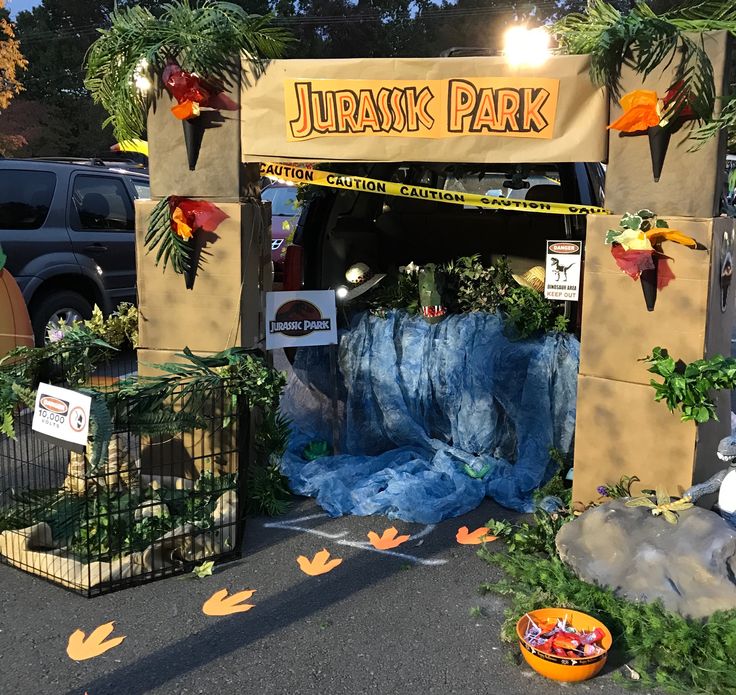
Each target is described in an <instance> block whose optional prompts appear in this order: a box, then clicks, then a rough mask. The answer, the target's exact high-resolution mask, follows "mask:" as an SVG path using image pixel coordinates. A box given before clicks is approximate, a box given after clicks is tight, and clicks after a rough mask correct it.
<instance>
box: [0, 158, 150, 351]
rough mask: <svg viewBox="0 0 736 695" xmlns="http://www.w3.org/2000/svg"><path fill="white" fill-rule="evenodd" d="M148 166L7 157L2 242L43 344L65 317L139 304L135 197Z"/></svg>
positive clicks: (2, 162) (145, 191)
mask: <svg viewBox="0 0 736 695" xmlns="http://www.w3.org/2000/svg"><path fill="white" fill-rule="evenodd" d="M149 197H150V188H149V183H148V175H147V173H146V172H145V169H141V168H137V167H135V166H132V165H126V164H120V163H113V162H103V161H101V160H90V161H84V160H78V161H62V160H38V159H33V160H31V159H25V160H24V159H0V245H2V247H3V250H4V252H5V254H6V255H7V264H6V267H7V268H8V270H9V271H10V273H11V274H12V275H13V276H14V277H15V279H16V280H17V281H18V285H19V286H20V289H21V291H22V292H23V297H24V298H25V301H26V304H27V305H28V309H29V311H30V314H31V321H32V323H33V332H34V335H35V337H36V342H37V344H39V345H41V344H43V342H44V341H45V340H46V337H47V335H48V331H49V329H50V328H52V327H53V326H55V325H58V324H59V322H60V321H64V322H66V323H71V322H72V321H75V320H77V319H80V318H89V317H90V316H91V315H92V307H93V305H95V304H97V305H98V306H99V307H100V308H101V309H102V311H103V312H105V313H106V314H107V313H109V312H110V311H112V310H113V309H114V308H115V307H116V306H117V305H118V304H119V303H120V302H122V301H130V302H135V299H136V276H135V212H134V207H133V200H134V199H136V198H149Z"/></svg>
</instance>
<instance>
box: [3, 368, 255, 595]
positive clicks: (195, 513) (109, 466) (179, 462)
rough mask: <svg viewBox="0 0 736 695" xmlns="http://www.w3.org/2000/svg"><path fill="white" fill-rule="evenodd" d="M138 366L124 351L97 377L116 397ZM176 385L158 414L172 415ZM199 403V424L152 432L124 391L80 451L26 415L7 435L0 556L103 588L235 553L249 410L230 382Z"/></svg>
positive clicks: (89, 591)
mask: <svg viewBox="0 0 736 695" xmlns="http://www.w3.org/2000/svg"><path fill="white" fill-rule="evenodd" d="M134 369H135V356H134V355H133V356H132V357H131V359H130V360H122V359H117V360H115V361H114V362H110V363H107V364H104V365H101V367H100V368H99V369H98V370H97V371H96V373H95V374H94V375H93V376H92V377H91V379H90V380H89V385H90V387H91V388H94V389H95V390H97V391H100V392H101V391H107V392H108V393H109V392H110V390H115V389H117V388H119V384H120V383H124V382H122V379H124V378H125V376H126V375H128V374H129V372H130V371H131V370H134ZM54 383H58V384H59V385H63V383H64V379H63V375H62V376H61V377H59V378H57V379H55V380H54ZM179 388H180V387H177V389H176V390H174V391H173V392H172V393H171V394H170V396H169V397H168V399H167V403H166V405H165V406H164V407H163V408H162V410H164V411H169V412H171V413H174V412H176V410H177V408H178V407H179V406H180V405H181V402H182V401H181V395H182V394H181V391H180V390H179ZM181 388H183V387H181ZM198 402H200V403H203V404H204V406H203V407H202V408H201V409H200V411H199V412H198V413H197V414H196V418H194V419H193V420H192V421H191V426H188V427H182V428H181V429H179V430H178V431H173V432H172V431H171V430H168V431H166V432H161V431H160V428H159V431H157V432H156V431H155V428H154V429H152V428H151V423H150V417H149V418H148V419H147V420H146V421H143V420H142V419H140V418H139V415H138V410H137V409H136V408H135V407H134V406H133V404H128V403H126V401H125V399H124V398H120V399H119V400H118V404H119V405H118V408H117V409H116V410H115V411H114V412H113V413H112V414H111V417H110V421H109V424H110V427H108V428H103V427H101V426H98V428H97V431H96V434H95V435H94V436H93V437H92V438H91V439H90V442H88V446H87V448H86V450H85V452H84V453H77V452H74V451H69V450H68V449H65V448H62V447H61V446H58V445H56V444H52V443H49V442H48V441H46V440H44V439H42V438H40V437H39V436H38V435H37V434H36V433H35V432H34V431H33V430H32V428H31V424H32V418H33V412H32V411H31V410H30V409H25V410H22V411H21V412H19V413H18V414H17V417H16V420H15V435H16V436H15V438H14V439H10V438H6V437H2V438H1V439H0V561H2V562H4V563H6V564H9V565H13V566H15V567H17V568H19V569H21V570H24V571H26V572H30V573H32V574H34V575H37V576H40V577H43V578H44V579H47V580H49V581H51V582H53V583H55V584H59V585H61V586H63V587H65V588H67V589H70V590H72V591H76V592H78V593H81V594H83V595H85V596H95V595H100V594H104V593H108V592H111V591H115V590H118V589H123V588H126V587H129V586H132V585H136V584H139V583H144V582H149V581H153V580H156V579H161V578H164V577H168V576H172V575H175V574H180V573H183V572H187V571H191V570H192V568H193V567H195V566H197V565H201V564H203V563H205V562H210V561H213V562H220V561H223V560H226V559H232V558H235V557H238V556H239V555H240V548H241V544H242V534H243V530H244V513H243V510H244V509H245V502H244V500H245V493H246V490H245V489H244V486H245V481H246V478H247V475H246V472H247V471H246V468H247V461H248V451H249V448H248V441H249V420H250V416H249V412H247V407H245V406H244V405H243V404H241V403H238V404H237V405H236V406H235V410H233V408H234V406H233V399H232V396H231V395H229V394H228V393H227V390H226V389H225V388H224V387H220V388H212V389H210V390H209V391H207V392H206V393H202V392H199V393H198ZM159 420H160V418H159ZM181 421H183V420H181ZM103 429H104V430H105V431H104V432H102V430H103ZM0 436H1V435H0ZM93 440H94V441H93Z"/></svg>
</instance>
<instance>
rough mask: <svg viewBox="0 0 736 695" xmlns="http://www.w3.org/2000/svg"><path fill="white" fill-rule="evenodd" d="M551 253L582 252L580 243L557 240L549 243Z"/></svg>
mask: <svg viewBox="0 0 736 695" xmlns="http://www.w3.org/2000/svg"><path fill="white" fill-rule="evenodd" d="M549 253H580V244H576V243H574V242H569V241H555V242H552V243H551V244H550V245H549Z"/></svg>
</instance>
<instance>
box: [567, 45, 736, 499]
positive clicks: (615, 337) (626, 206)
mask: <svg viewBox="0 0 736 695" xmlns="http://www.w3.org/2000/svg"><path fill="white" fill-rule="evenodd" d="M692 38H693V39H694V40H695V41H696V42H697V43H700V42H701V40H702V46H703V48H704V50H705V51H706V53H707V54H708V56H709V58H710V60H711V63H712V65H713V75H714V80H715V85H716V92H717V94H718V95H721V94H723V93H725V92H726V91H727V90H728V83H729V76H730V75H729V69H730V50H731V45H730V43H731V42H730V37H729V35H728V33H727V32H722V31H719V32H711V33H708V34H705V35H702V37H701V35H694V36H693V37H692ZM676 63H677V61H676V59H675V60H673V61H672V62H671V63H669V64H665V65H663V66H662V67H661V68H657V69H656V70H653V71H652V73H651V74H650V75H649V76H648V77H647V78H646V79H644V80H643V79H642V76H641V75H639V74H636V73H635V72H634V71H633V70H632V69H631V68H630V67H624V68H623V70H622V72H621V93H622V94H626V93H627V92H631V91H633V90H636V89H649V90H654V91H656V92H657V94H658V95H659V96H660V97H663V96H664V95H665V93H666V91H667V89H668V88H669V87H670V86H671V85H672V84H673V82H674V81H675V79H674V71H675V67H676ZM620 115H621V107H620V105H619V103H618V100H616V99H612V100H611V122H612V121H613V120H615V119H616V118H618V117H619V116H620ZM691 126H692V124H691V123H686V124H685V125H684V127H683V128H681V129H680V130H679V131H678V132H677V133H674V134H673V135H672V138H671V141H670V144H669V148H668V151H667V156H666V158H665V162H664V167H663V169H662V175H661V178H660V180H659V182H658V183H655V182H654V178H653V175H652V166H651V157H650V151H649V138H648V137H647V136H646V135H638V136H627V137H621V136H620V134H619V133H618V132H616V131H610V136H609V147H608V151H609V156H608V168H607V171H606V201H605V202H606V207H607V208H608V209H609V210H611V211H613V212H614V213H615V214H616V215H622V214H624V213H626V212H636V211H637V210H641V209H642V208H649V209H651V210H653V211H655V212H656V213H657V214H658V215H659V216H660V217H662V218H664V219H666V220H667V221H668V222H669V225H670V227H671V228H672V229H677V230H680V231H682V232H684V233H685V234H689V235H690V236H693V237H695V238H696V239H697V240H698V241H699V242H701V243H702V244H703V245H704V246H705V248H706V250H705V251H692V250H690V249H687V248H685V247H683V246H679V245H677V244H674V243H666V244H665V248H664V252H665V253H666V254H667V255H668V256H671V257H672V259H673V260H672V262H671V267H672V270H673V271H674V273H675V276H676V279H675V280H674V281H673V282H672V283H671V284H670V285H669V286H668V287H666V288H665V289H664V290H662V291H660V292H659V293H658V296H657V303H656V306H655V309H654V311H653V312H648V311H647V309H646V306H645V303H644V298H643V295H642V290H641V286H640V283H639V282H634V281H632V280H631V278H629V277H628V276H626V275H624V274H623V273H622V272H621V271H620V270H619V269H618V267H617V266H616V264H615V262H614V260H613V258H612V256H611V253H610V247H608V246H606V245H605V244H604V238H605V234H606V231H607V230H608V229H609V228H610V227H615V226H616V223H617V221H618V220H617V219H612V218H610V217H596V216H591V217H589V218H588V231H587V234H586V244H585V274H584V278H583V295H582V306H583V315H582V335H581V355H580V376H579V379H578V399H577V422H576V435H575V477H574V483H573V498H574V499H575V500H576V501H581V502H585V503H587V502H590V501H593V500H595V499H597V498H598V494H597V492H596V487H597V486H598V485H601V484H604V483H609V484H610V483H616V482H618V480H619V479H620V478H621V476H622V475H638V476H639V478H641V479H642V484H643V486H644V487H649V488H651V487H655V486H656V485H658V484H659V485H664V486H666V487H667V488H668V490H669V491H670V492H671V493H672V494H679V493H682V491H683V490H684V489H686V488H687V487H689V486H690V485H691V484H692V483H693V482H699V481H701V480H704V479H706V478H707V477H708V476H709V475H711V474H712V473H713V472H715V471H716V470H718V469H719V468H720V467H721V464H720V463H719V462H718V461H717V459H716V457H715V448H716V446H717V444H718V441H719V439H720V438H721V437H723V436H725V435H727V434H728V433H729V430H730V408H729V397H728V394H724V393H721V394H719V395H718V415H719V418H720V421H719V422H709V423H707V424H706V425H703V426H696V425H695V424H694V423H692V422H688V423H684V422H681V421H680V418H679V416H678V415H677V414H671V413H669V411H668V410H667V407H666V405H665V404H663V403H656V402H655V401H654V390H653V389H652V388H651V386H649V385H648V384H649V382H650V379H651V377H652V376H653V375H651V374H649V373H648V372H647V366H648V365H647V364H645V363H642V362H639V361H638V360H640V359H641V358H643V357H645V356H646V355H648V354H650V352H651V350H652V348H653V347H656V346H660V347H664V348H667V349H668V350H669V351H670V354H671V355H672V356H673V357H675V358H679V359H683V360H685V361H688V362H690V361H692V360H696V359H699V358H702V357H710V356H712V355H714V354H723V355H728V354H730V337H731V327H732V325H733V318H734V296H733V293H734V289H731V290H730V292H729V295H728V297H727V298H726V301H725V304H723V305H722V302H721V287H720V270H721V263H722V260H723V254H725V253H726V252H727V251H728V250H731V251H733V224H732V222H733V220H727V219H712V218H713V217H714V216H715V215H717V214H718V204H719V199H720V192H721V185H722V181H723V175H724V173H723V170H724V164H725V134H721V136H720V137H716V138H713V139H712V140H710V141H708V142H707V143H705V145H704V146H703V147H701V148H700V149H698V150H696V151H691V150H692V148H693V144H694V141H693V140H692V139H689V137H688V136H689V134H690V133H691ZM678 215H679V217H677V216H678Z"/></svg>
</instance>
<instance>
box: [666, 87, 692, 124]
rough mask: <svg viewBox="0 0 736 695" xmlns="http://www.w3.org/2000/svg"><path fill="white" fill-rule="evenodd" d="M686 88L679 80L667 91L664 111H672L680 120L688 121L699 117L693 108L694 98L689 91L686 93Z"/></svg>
mask: <svg viewBox="0 0 736 695" xmlns="http://www.w3.org/2000/svg"><path fill="white" fill-rule="evenodd" d="M684 86H685V85H684V83H683V81H682V80H678V81H677V82H675V84H673V85H672V86H671V87H670V88H669V89H668V90H667V94H665V95H664V99H663V102H664V111H665V112H668V111H670V110H672V111H673V113H674V114H676V115H677V118H678V120H682V121H688V120H692V119H694V118H697V117H698V116H697V114H696V113H695V111H694V109H693V107H692V102H693V96H692V94H691V93H690V92H689V91H688V92H685V90H684ZM678 109H679V112H678Z"/></svg>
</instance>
